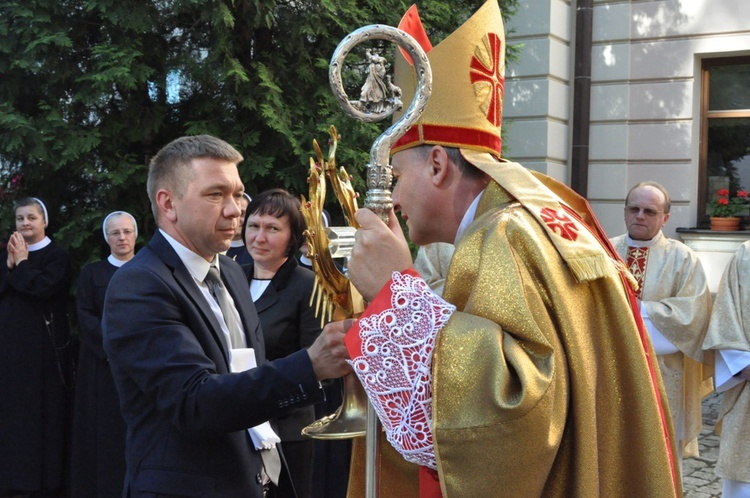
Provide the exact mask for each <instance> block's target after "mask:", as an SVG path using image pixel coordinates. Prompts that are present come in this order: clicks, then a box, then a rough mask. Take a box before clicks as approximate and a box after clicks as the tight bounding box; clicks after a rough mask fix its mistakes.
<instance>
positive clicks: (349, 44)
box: [328, 24, 432, 223]
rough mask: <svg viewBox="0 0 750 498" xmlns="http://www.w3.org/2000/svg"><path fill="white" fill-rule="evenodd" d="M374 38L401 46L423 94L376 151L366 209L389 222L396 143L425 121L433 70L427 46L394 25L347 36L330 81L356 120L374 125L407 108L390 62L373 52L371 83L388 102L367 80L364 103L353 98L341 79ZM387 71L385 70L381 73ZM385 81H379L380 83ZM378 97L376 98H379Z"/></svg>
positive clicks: (335, 56)
mask: <svg viewBox="0 0 750 498" xmlns="http://www.w3.org/2000/svg"><path fill="white" fill-rule="evenodd" d="M370 40H387V41H390V42H394V43H396V44H397V45H398V46H399V47H401V48H403V49H404V50H405V51H406V53H408V54H409V57H411V60H412V61H414V69H415V71H416V72H417V91H416V92H415V94H414V98H413V99H412V101H411V104H410V105H409V108H408V109H407V110H406V112H405V113H404V115H403V116H402V117H401V119H399V120H398V121H396V122H395V123H393V124H392V125H391V126H390V127H389V128H388V129H387V130H385V132H383V134H382V135H380V136H379V137H378V138H377V139H376V140H375V141H374V142H373V143H372V147H371V148H370V163H369V164H368V165H367V196H366V198H365V207H366V208H367V209H370V210H372V211H373V212H375V213H376V214H377V215H378V216H380V218H381V219H382V220H384V221H385V222H386V223H388V212H389V211H390V210H391V208H393V201H392V200H391V183H392V176H391V164H390V155H391V147H392V146H393V144H394V143H395V142H396V141H397V140H398V139H399V138H401V137H402V136H403V135H404V133H406V132H407V131H408V130H409V128H411V125H412V124H414V122H416V121H417V119H419V117H420V116H421V115H422V113H423V112H424V108H425V107H426V106H427V101H428V100H429V98H430V93H431V92H432V71H431V70H430V62H429V61H428V60H427V54H425V52H424V50H422V47H421V46H420V45H419V43H417V41H416V40H415V39H414V38H412V37H411V35H409V34H408V33H406V32H404V31H401V30H400V29H397V28H394V27H392V26H385V25H381V24H373V25H370V26H364V27H362V28H359V29H358V30H356V31H354V32H352V33H351V34H349V35H348V36H347V37H346V38H344V39H343V40H342V41H341V43H339V46H338V47H336V51H335V52H334V53H333V57H331V65H330V67H329V68H328V78H329V80H330V83H331V89H332V90H333V94H334V95H335V96H336V99H337V100H338V101H339V104H340V105H341V107H343V108H344V110H345V111H346V112H347V114H349V115H350V116H352V117H354V118H355V119H359V120H361V121H365V122H368V123H374V122H377V121H382V120H383V119H385V118H387V117H389V116H391V115H392V114H393V113H394V112H396V111H399V110H401V106H402V104H401V100H400V97H401V90H400V89H399V88H398V87H396V86H394V85H393V83H392V81H391V79H390V75H388V76H385V59H383V57H382V56H380V55H379V54H373V53H372V52H371V51H370V50H368V51H367V54H368V59H369V63H370V68H369V74H368V80H371V79H372V80H376V83H377V84H378V85H382V88H383V89H384V90H383V91H382V92H380V93H381V94H382V99H380V100H379V99H377V95H376V94H377V93H379V92H377V91H374V92H373V91H371V89H370V88H366V87H367V86H368V82H365V87H363V89H362V90H363V91H362V96H361V97H360V99H359V100H353V101H352V100H349V98H348V97H347V95H346V91H345V90H344V85H343V82H342V80H341V70H342V68H343V66H344V59H345V58H346V56H347V55H348V54H349V52H350V51H351V50H352V48H354V47H355V46H356V45H359V44H360V43H363V42H367V41H370ZM381 69H382V72H380V71H381ZM378 80H379V81H378ZM373 97H375V98H373Z"/></svg>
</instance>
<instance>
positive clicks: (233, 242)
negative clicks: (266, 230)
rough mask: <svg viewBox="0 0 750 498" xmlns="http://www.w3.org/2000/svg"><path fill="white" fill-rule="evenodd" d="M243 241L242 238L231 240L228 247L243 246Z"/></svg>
mask: <svg viewBox="0 0 750 498" xmlns="http://www.w3.org/2000/svg"><path fill="white" fill-rule="evenodd" d="M244 246H245V241H243V240H242V239H237V240H233V241H232V242H231V244H230V247H244Z"/></svg>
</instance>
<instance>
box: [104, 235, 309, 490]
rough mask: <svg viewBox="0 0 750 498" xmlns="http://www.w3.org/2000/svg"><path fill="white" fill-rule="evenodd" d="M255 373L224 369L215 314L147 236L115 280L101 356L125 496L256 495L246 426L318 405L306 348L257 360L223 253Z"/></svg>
mask: <svg viewBox="0 0 750 498" xmlns="http://www.w3.org/2000/svg"><path fill="white" fill-rule="evenodd" d="M220 264H221V276H222V279H223V280H224V283H225V285H226V287H227V289H228V291H229V292H230V294H231V295H232V298H233V299H234V301H235V303H236V304H237V307H238V311H239V314H240V317H241V318H242V323H243V326H244V328H245V332H246V335H247V342H248V346H249V347H253V348H255V353H256V356H257V360H258V364H259V367H258V368H255V369H253V370H250V371H247V372H242V373H229V366H228V362H227V353H226V344H225V339H224V336H223V334H222V333H221V329H220V326H219V323H218V320H217V318H216V316H215V315H214V314H213V312H212V311H211V308H210V307H209V305H208V303H207V302H206V300H205V298H204V297H203V294H201V292H200V289H199V288H198V286H197V285H196V284H195V281H194V280H193V277H192V276H191V275H190V273H189V272H188V270H187V268H186V267H185V266H184V265H183V263H182V261H181V260H180V258H179V257H178V256H177V253H175V251H174V250H173V249H172V247H171V246H170V245H169V243H168V242H167V240H166V239H165V238H164V237H163V236H162V235H161V234H160V233H159V232H158V231H157V233H156V234H155V235H154V237H153V238H152V239H151V242H150V244H149V245H148V246H147V247H146V248H144V249H142V250H141V251H140V252H139V253H138V254H137V255H136V256H135V258H133V259H132V260H131V262H129V263H128V264H127V265H125V266H123V267H122V268H121V269H120V270H119V271H118V272H117V273H115V275H114V277H113V278H112V281H111V283H110V285H109V288H108V290H107V297H106V300H105V305H104V320H103V329H104V349H105V351H106V353H107V357H108V358H109V359H110V365H111V367H112V374H113V376H114V380H115V385H116V387H117V391H118V394H119V397H120V405H121V409H122V413H123V418H124V419H125V422H126V423H127V425H128V433H127V440H126V446H127V448H126V460H127V474H126V476H125V490H124V492H123V495H124V496H158V495H160V494H169V495H170V496H194V497H201V498H204V497H211V496H215V497H235V496H236V497H254V498H260V497H261V496H262V488H261V476H260V471H261V459H260V455H259V454H258V452H256V451H255V450H254V449H252V445H251V442H250V439H249V436H248V434H247V431H246V430H245V428H247V427H252V426H254V425H257V424H259V423H262V422H264V421H266V420H269V419H272V418H277V417H280V416H283V415H285V414H287V413H290V412H291V411H293V410H295V409H297V408H299V407H300V406H306V405H309V404H313V403H316V402H318V401H320V400H321V399H323V394H322V392H321V390H320V387H319V384H318V382H317V380H316V379H315V374H314V372H313V369H312V365H311V363H310V359H309V356H308V354H307V352H306V351H299V352H298V353H296V354H294V355H292V356H289V357H287V358H283V359H279V360H277V361H274V362H272V363H267V362H264V358H265V356H264V346H263V335H262V332H261V328H260V323H259V321H258V316H257V314H256V312H255V308H254V307H253V304H252V302H251V300H250V296H249V293H248V291H247V280H246V279H245V277H244V275H243V274H242V271H241V269H240V268H239V266H238V265H237V264H236V263H234V262H233V261H231V260H230V259H229V258H226V257H225V256H221V263H220Z"/></svg>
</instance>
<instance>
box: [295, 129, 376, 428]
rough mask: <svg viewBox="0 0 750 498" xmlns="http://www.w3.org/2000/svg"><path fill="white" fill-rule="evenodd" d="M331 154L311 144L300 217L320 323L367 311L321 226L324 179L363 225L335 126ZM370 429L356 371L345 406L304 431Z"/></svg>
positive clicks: (350, 217)
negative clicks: (335, 258) (340, 163)
mask: <svg viewBox="0 0 750 498" xmlns="http://www.w3.org/2000/svg"><path fill="white" fill-rule="evenodd" d="M329 134H330V139H329V142H328V144H329V149H328V158H327V159H325V158H324V157H323V151H322V150H321V149H320V145H318V142H317V141H316V140H313V148H314V149H315V155H316V157H317V160H315V159H313V158H310V173H309V175H308V182H309V184H310V187H309V196H310V200H309V201H308V200H307V199H305V196H302V215H303V216H304V218H305V222H306V223H307V229H306V230H305V232H304V235H305V239H306V240H307V245H308V254H307V256H308V257H309V258H310V260H311V261H312V264H313V270H314V271H315V288H314V289H313V293H312V296H310V306H313V305H314V306H315V314H316V316H320V321H321V325H322V324H323V323H324V322H325V321H326V319H329V320H330V319H333V318H334V317H335V318H336V319H341V318H348V317H355V316H359V314H361V313H362V310H364V302H363V300H362V296H361V295H360V294H359V292H357V290H356V289H355V288H354V286H352V284H351V282H350V281H349V278H348V277H347V276H346V275H344V274H343V273H341V271H340V270H339V269H338V267H337V266H336V264H335V263H334V261H333V257H332V256H331V249H330V245H331V241H330V240H329V238H328V235H327V234H326V230H325V228H326V227H325V226H324V224H323V215H322V213H323V205H324V203H325V197H326V177H327V178H328V181H329V182H330V184H331V188H332V189H333V192H334V194H335V195H336V199H337V200H338V201H339V204H340V205H341V208H342V209H343V211H344V217H345V218H346V222H347V224H349V225H350V226H352V227H354V228H359V225H358V224H357V221H356V220H355V219H354V213H355V212H356V211H357V209H358V207H357V198H358V197H359V195H358V194H357V193H356V192H355V191H354V188H353V187H352V184H351V179H350V176H349V174H348V173H347V172H346V170H345V169H344V168H343V167H341V168H337V167H336V147H337V145H338V140H339V136H338V133H337V132H336V128H335V127H334V126H331V127H330V129H329ZM366 427H367V395H366V394H365V391H364V389H363V388H362V385H361V384H360V383H359V380H357V378H356V377H355V376H354V374H351V373H350V374H348V375H346V376H344V394H343V402H342V403H341V406H339V407H338V409H337V410H336V411H335V412H334V413H333V414H331V415H328V416H326V417H323V418H321V419H319V420H316V421H315V422H313V423H312V424H310V425H308V426H307V427H305V428H304V429H302V434H303V435H304V436H307V437H311V438H313V439H349V438H353V437H359V436H364V435H365V433H366Z"/></svg>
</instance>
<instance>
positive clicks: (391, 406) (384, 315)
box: [346, 270, 456, 469]
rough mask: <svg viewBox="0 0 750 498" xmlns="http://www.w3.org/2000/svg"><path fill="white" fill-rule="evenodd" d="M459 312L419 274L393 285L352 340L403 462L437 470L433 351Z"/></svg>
mask: <svg viewBox="0 0 750 498" xmlns="http://www.w3.org/2000/svg"><path fill="white" fill-rule="evenodd" d="M455 310H456V308H455V306H453V305H451V304H449V303H447V302H446V301H444V300H443V299H442V298H440V297H439V296H438V295H437V294H435V293H434V292H432V290H430V288H429V286H428V285H427V284H426V283H425V281H424V280H423V279H422V278H421V277H420V276H419V275H418V274H417V273H416V272H414V271H412V270H407V271H406V272H403V273H399V272H394V273H393V276H392V280H391V282H390V284H389V285H387V286H386V287H384V288H383V290H381V291H380V293H379V294H378V296H377V297H376V298H375V299H374V300H373V302H372V303H371V304H370V306H368V308H367V309H366V310H365V312H364V314H363V315H362V316H361V317H360V319H359V320H358V322H357V325H355V327H352V329H351V330H350V331H349V333H348V334H347V339H346V343H347V347H348V349H349V354H350V356H351V358H352V360H351V361H350V362H349V363H350V364H351V365H352V368H353V369H354V372H355V373H356V374H357V377H359V380H360V382H362V385H363V386H364V388H365V391H366V392H367V396H368V397H369V398H370V402H372V404H373V406H374V407H375V411H376V413H377V415H378V418H379V419H380V422H381V423H382V424H383V428H384V429H385V433H386V437H387V438H388V441H389V442H390V443H391V444H392V445H393V447H394V448H395V449H396V450H397V451H398V452H399V453H401V454H402V455H403V457H404V458H405V459H406V460H408V461H410V462H413V463H416V464H419V465H424V466H426V467H429V468H431V469H437V462H436V460H435V450H434V446H433V439H432V428H431V422H432V386H431V380H432V375H431V372H430V367H431V366H432V351H433V348H434V347H435V338H436V337H437V333H438V331H439V330H440V329H441V328H442V327H443V326H444V325H445V323H446V322H447V321H448V319H449V318H450V317H451V315H452V314H453V312H454V311H455Z"/></svg>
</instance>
